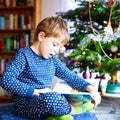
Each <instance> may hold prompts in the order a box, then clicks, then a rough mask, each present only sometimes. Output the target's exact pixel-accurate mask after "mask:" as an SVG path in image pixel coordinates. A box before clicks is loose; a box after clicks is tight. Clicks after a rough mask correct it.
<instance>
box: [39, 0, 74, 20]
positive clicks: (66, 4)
mask: <svg viewBox="0 0 120 120" xmlns="http://www.w3.org/2000/svg"><path fill="white" fill-rule="evenodd" d="M73 3H74V0H41V19H43V18H45V17H48V16H56V12H66V11H67V10H70V9H72V8H74V4H73Z"/></svg>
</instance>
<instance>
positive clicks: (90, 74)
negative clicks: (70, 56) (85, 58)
mask: <svg viewBox="0 0 120 120" xmlns="http://www.w3.org/2000/svg"><path fill="white" fill-rule="evenodd" d="M82 76H83V78H84V79H90V78H92V73H91V72H90V70H89V67H88V66H87V68H86V71H84V72H83V74H82Z"/></svg>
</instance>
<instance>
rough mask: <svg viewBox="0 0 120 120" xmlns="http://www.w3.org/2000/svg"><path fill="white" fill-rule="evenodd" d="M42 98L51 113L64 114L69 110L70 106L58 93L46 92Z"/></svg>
mask: <svg viewBox="0 0 120 120" xmlns="http://www.w3.org/2000/svg"><path fill="white" fill-rule="evenodd" d="M44 100H45V102H46V106H47V107H48V108H49V110H50V112H51V114H52V115H64V114H68V113H70V111H71V106H70V104H69V103H68V101H67V100H66V98H65V97H64V96H62V95H61V94H59V93H56V92H50V93H46V94H45V99H44Z"/></svg>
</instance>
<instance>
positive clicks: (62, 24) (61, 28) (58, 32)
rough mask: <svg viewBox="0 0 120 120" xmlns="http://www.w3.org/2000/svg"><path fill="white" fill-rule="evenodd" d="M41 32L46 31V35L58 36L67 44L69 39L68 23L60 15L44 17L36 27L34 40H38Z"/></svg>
mask: <svg viewBox="0 0 120 120" xmlns="http://www.w3.org/2000/svg"><path fill="white" fill-rule="evenodd" d="M39 32H44V33H45V37H55V38H58V39H60V40H62V43H63V44H66V43H67V42H68V41H69V33H68V26H67V23H66V21H65V20H63V19H62V18H60V17H46V18H45V19H43V20H42V21H41V22H40V23H39V24H38V25H37V27H36V30H35V33H34V41H37V40H38V34H39ZM34 41H33V42H34Z"/></svg>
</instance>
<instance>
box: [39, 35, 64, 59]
mask: <svg viewBox="0 0 120 120" xmlns="http://www.w3.org/2000/svg"><path fill="white" fill-rule="evenodd" d="M61 42H62V41H60V40H59V39H57V38H54V37H44V38H42V41H41V43H40V46H39V52H40V55H41V56H42V57H43V58H45V59H48V58H51V57H52V56H53V55H55V54H57V53H59V50H60V48H61V47H62V46H63V44H62V43H61Z"/></svg>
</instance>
